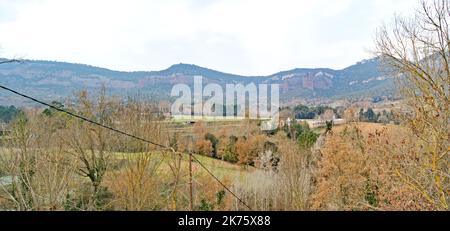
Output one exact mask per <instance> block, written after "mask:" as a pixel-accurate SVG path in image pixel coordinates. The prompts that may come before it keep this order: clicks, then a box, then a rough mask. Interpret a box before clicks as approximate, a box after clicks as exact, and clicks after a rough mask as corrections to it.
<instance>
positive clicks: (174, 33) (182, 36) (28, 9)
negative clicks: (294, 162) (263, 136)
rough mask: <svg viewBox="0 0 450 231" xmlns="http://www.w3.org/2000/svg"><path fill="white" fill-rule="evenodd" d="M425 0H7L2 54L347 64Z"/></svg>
mask: <svg viewBox="0 0 450 231" xmlns="http://www.w3.org/2000/svg"><path fill="white" fill-rule="evenodd" d="M415 5H416V1H415V0H314V1H312V0H292V1H289V0H286V1H283V0H272V1H264V0H173V1H172V0H150V1H149V0H142V1H139V0H136V1H134V0H123V1H112V0H0V46H1V50H0V56H2V57H12V56H19V57H25V58H27V59H43V60H57V61H67V62H76V63H84V64H90V65H95V66H100V67H106V68H110V69H114V70H124V71H137V70H161V69H165V68H167V67H169V66H170V65H172V64H176V63H191V64H197V65H200V66H204V67H209V68H212V69H217V70H220V71H225V72H231V73H235V74H243V75H268V74H272V73H275V72H278V71H281V70H288V69H292V68H297V67H330V68H335V69H340V68H344V67H346V66H349V65H351V64H354V63H356V62H357V61H360V60H362V59H365V58H369V57H370V53H369V52H368V50H370V47H371V45H372V39H373V33H374V30H375V29H376V28H377V27H378V26H379V25H380V24H381V23H382V22H383V21H389V19H391V18H392V16H393V15H394V13H399V14H411V13H412V12H413V9H414V7H415Z"/></svg>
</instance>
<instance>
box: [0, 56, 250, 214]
mask: <svg viewBox="0 0 450 231" xmlns="http://www.w3.org/2000/svg"><path fill="white" fill-rule="evenodd" d="M0 64H2V63H1V62H0ZM0 88H2V89H4V90H6V91H9V92H11V93H13V94H16V95H19V96H21V97H24V98H26V99H29V100H31V101H34V102H36V103H39V104H42V105H44V106H47V107H49V108H52V109H54V110H57V111H59V112H62V113H65V114H67V115H70V116H73V117H75V118H78V119H80V120H83V121H86V122H88V123H91V124H94V125H96V126H99V127H102V128H105V129H108V130H111V131H113V132H116V133H119V134H121V135H124V136H128V137H131V138H133V139H136V140H139V141H142V142H146V143H149V144H152V145H155V146H157V147H161V148H164V149H170V150H171V151H172V152H174V153H180V154H184V155H190V156H192V158H193V159H194V160H195V161H196V162H197V163H198V164H199V165H200V167H202V168H203V169H204V170H205V171H206V172H207V173H208V174H209V175H211V177H213V178H214V180H216V181H217V182H218V183H219V184H220V185H221V186H222V187H223V188H224V189H225V190H227V191H228V192H229V193H230V194H231V195H232V196H233V197H235V198H236V199H237V200H238V201H239V202H240V203H242V204H243V205H244V206H245V207H247V208H248V209H249V210H252V209H251V207H250V206H248V205H247V204H246V203H245V202H244V201H243V200H242V199H241V198H240V197H238V196H237V195H236V194H235V193H234V192H233V191H232V190H231V189H229V188H228V187H227V186H226V185H225V184H224V183H223V182H222V181H221V180H220V179H219V178H217V176H215V175H214V174H213V173H212V172H211V170H209V169H208V168H207V167H206V166H205V165H204V164H203V163H202V162H200V161H199V159H198V158H197V157H195V156H194V155H192V154H191V153H189V154H186V153H181V152H177V151H175V150H174V149H173V148H171V147H168V146H166V145H162V144H159V143H156V142H153V141H150V140H147V139H144V138H141V137H138V136H135V135H133V134H130V133H127V132H124V131H121V130H118V129H116V128H113V127H111V126H107V125H104V124H101V123H99V122H96V121H94V120H91V119H89V118H86V117H83V116H81V115H78V114H75V113H73V112H70V111H67V110H64V109H62V108H59V107H56V106H54V105H51V104H48V103H45V102H43V101H41V100H38V99H36V98H33V97H31V96H28V95H25V94H22V93H20V92H17V91H15V90H13V89H11V88H8V87H5V86H3V85H0Z"/></svg>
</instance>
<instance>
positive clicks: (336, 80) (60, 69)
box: [0, 58, 395, 105]
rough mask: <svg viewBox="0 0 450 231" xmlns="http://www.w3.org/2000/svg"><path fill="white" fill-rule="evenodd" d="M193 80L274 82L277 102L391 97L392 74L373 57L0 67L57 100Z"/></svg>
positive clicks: (4, 100) (3, 77)
mask: <svg viewBox="0 0 450 231" xmlns="http://www.w3.org/2000/svg"><path fill="white" fill-rule="evenodd" d="M1 60H4V59H0V61H1ZM194 76H203V83H204V84H207V83H217V84H220V85H222V86H225V84H236V83H242V84H249V83H252V82H253V83H255V84H261V83H264V84H280V100H281V101H282V102H289V101H292V100H295V99H305V100H313V99H348V98H352V99H355V98H364V97H384V96H392V95H393V94H394V92H395V87H394V81H393V78H392V76H387V75H384V74H383V73H382V71H381V68H380V60H379V59H378V58H374V59H368V60H363V61H361V62H358V63H356V64H354V65H352V66H349V67H347V68H344V69H342V70H333V69H329V68H297V69H293V70H288V71H282V72H278V73H275V74H272V75H268V76H242V75H235V74H228V73H224V72H220V71H216V70H211V69H208V68H204V67H200V66H197V65H192V64H176V65H172V66H171V67H169V68H167V69H165V70H161V71H137V72H122V71H113V70H109V69H105V68H99V67H94V66H89V65H84V64H74V63H65V62H53V61H36V60H23V61H22V62H20V63H6V64H2V65H0V84H1V85H3V86H7V87H10V88H12V89H16V90H17V91H19V92H23V93H27V94H29V95H31V96H33V97H36V98H39V99H42V100H47V101H53V100H62V99H63V98H65V97H68V96H70V95H71V94H73V93H74V92H76V91H79V90H82V89H85V90H88V91H96V90H97V89H98V88H100V87H101V86H102V85H104V86H106V88H107V91H108V92H109V93H110V94H114V95H122V96H125V95H133V94H137V93H139V94H145V95H148V96H149V97H152V98H157V99H168V98H169V95H170V91H171V88H172V86H174V85H175V84H178V83H186V84H188V85H191V84H193V79H194V78H193V77H194ZM28 103H29V101H27V100H24V99H21V98H18V97H16V96H13V95H11V94H10V93H7V92H4V91H0V104H2V105H11V104H15V105H22V104H28Z"/></svg>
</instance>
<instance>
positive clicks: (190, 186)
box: [189, 153, 194, 211]
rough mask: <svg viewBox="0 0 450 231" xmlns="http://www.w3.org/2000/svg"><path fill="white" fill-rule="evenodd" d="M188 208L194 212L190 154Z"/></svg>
mask: <svg viewBox="0 0 450 231" xmlns="http://www.w3.org/2000/svg"><path fill="white" fill-rule="evenodd" d="M189 208H190V210H191V211H194V197H193V195H192V153H189Z"/></svg>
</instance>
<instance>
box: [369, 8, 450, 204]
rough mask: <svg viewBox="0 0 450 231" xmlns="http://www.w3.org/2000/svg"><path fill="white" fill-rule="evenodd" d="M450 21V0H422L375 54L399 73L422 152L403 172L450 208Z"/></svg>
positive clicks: (385, 33) (381, 39) (382, 38)
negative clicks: (415, 163)
mask: <svg viewBox="0 0 450 231" xmlns="http://www.w3.org/2000/svg"><path fill="white" fill-rule="evenodd" d="M449 22H450V3H449V2H448V0H433V1H424V0H423V1H421V6H420V8H419V9H418V10H417V12H416V14H415V15H414V16H413V17H410V18H404V17H400V16H396V17H395V18H394V21H393V23H392V25H390V26H383V27H381V28H380V29H379V30H378V32H377V34H376V38H375V43H376V54H377V55H378V56H379V57H381V58H382V61H383V62H384V64H385V67H386V70H387V71H389V72H390V73H393V74H395V75H396V76H397V77H399V80H400V81H399V83H400V84H401V87H402V88H401V89H402V93H403V95H404V96H405V98H406V100H407V104H408V106H409V111H410V112H411V113H410V115H408V116H407V117H405V120H406V121H407V123H408V125H409V127H410V128H411V129H412V131H413V132H414V133H415V134H416V136H417V137H418V138H419V140H420V143H419V146H420V147H421V151H422V153H423V157H422V160H421V162H422V166H420V167H419V166H417V168H416V169H415V170H412V172H409V173H405V172H398V175H399V177H401V178H402V179H403V180H404V181H405V182H406V183H407V184H409V185H410V186H411V187H412V188H414V189H415V190H417V191H419V192H420V193H421V194H422V195H423V196H424V197H425V198H426V199H427V200H428V201H429V202H430V203H433V204H434V205H435V206H436V208H437V209H442V210H447V209H448V208H449V191H448V190H449V177H448V173H449V163H450V158H449V149H448V148H449V139H450V134H449V128H450V126H449V122H450V90H449V86H450V65H449V62H450V57H449V47H450V35H449V28H448V24H449Z"/></svg>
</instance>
